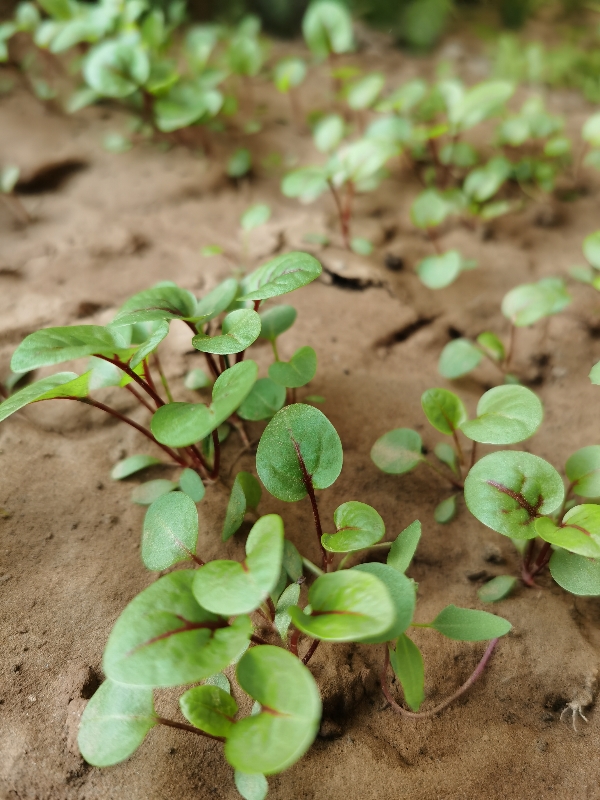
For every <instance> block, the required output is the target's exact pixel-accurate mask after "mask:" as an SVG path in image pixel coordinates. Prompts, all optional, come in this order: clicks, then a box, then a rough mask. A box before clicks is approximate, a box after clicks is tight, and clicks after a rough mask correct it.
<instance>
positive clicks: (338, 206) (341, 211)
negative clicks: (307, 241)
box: [327, 180, 350, 250]
mask: <svg viewBox="0 0 600 800" xmlns="http://www.w3.org/2000/svg"><path fill="white" fill-rule="evenodd" d="M327 183H328V185H329V189H330V191H331V194H332V195H333V200H334V202H335V207H336V209H337V213H338V217H339V220H340V228H341V231H342V239H343V240H344V247H345V248H346V250H349V249H350V232H349V230H348V225H347V220H346V215H345V212H344V208H343V206H342V201H341V200H340V196H339V194H338V191H337V189H336V188H335V186H334V185H333V182H332V181H331V180H327Z"/></svg>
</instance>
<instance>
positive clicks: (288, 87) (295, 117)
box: [273, 56, 307, 129]
mask: <svg viewBox="0 0 600 800" xmlns="http://www.w3.org/2000/svg"><path fill="white" fill-rule="evenodd" d="M306 72H307V70H306V62H305V61H303V60H302V59H301V58H297V57H296V56H290V57H288V58H283V59H281V61H278V62H277V64H276V65H275V69H274V70H273V80H274V83H275V86H276V88H277V91H279V92H281V93H282V94H287V96H288V97H289V98H290V108H291V112H292V121H293V123H294V125H295V126H296V127H297V128H298V129H300V128H301V127H302V108H301V106H300V100H299V98H298V87H299V86H300V85H301V84H302V83H303V82H304V79H305V78H306Z"/></svg>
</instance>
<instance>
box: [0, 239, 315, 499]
mask: <svg viewBox="0 0 600 800" xmlns="http://www.w3.org/2000/svg"><path fill="white" fill-rule="evenodd" d="M320 273H321V265H320V264H319V262H318V261H317V260H316V259H315V258H313V257H312V256H309V255H307V254H305V253H288V254H285V255H283V256H279V257H277V258H275V259H273V260H272V261H269V262H267V263H266V264H263V265H262V266H261V267H259V268H258V269H256V270H254V271H253V272H251V273H250V274H249V275H247V276H246V277H245V278H244V279H243V280H242V281H238V280H236V279H234V278H229V279H227V280H226V281H224V282H223V283H221V284H219V285H218V286H217V287H216V288H215V289H213V290H212V291H211V292H209V294H207V295H206V296H205V297H203V298H201V299H200V300H198V299H196V297H194V295H192V293H191V292H189V291H187V290H186V289H182V288H180V287H178V286H176V285H175V284H174V283H170V282H165V283H162V284H158V285H157V286H155V287H154V288H152V289H148V290H146V291H143V292H140V293H139V294H137V295H134V297H132V298H130V299H129V300H128V301H127V302H126V303H125V304H124V305H123V306H122V307H121V309H120V310H119V312H118V313H117V315H116V317H115V318H114V320H113V321H112V322H111V323H110V324H109V325H107V326H105V327H102V326H99V325H74V326H70V327H62V328H45V329H42V330H39V331H36V332H35V333H32V334H30V335H29V336H27V337H26V338H25V339H24V341H23V342H22V343H21V344H20V345H19V347H18V348H17V350H16V351H15V353H14V355H13V358H12V362H11V365H12V370H13V372H14V373H23V372H25V371H31V370H34V369H38V368H41V367H47V366H53V365H55V364H60V363H64V362H66V361H72V360H74V359H79V358H86V357H90V356H91V357H92V358H91V362H90V364H89V368H88V370H87V371H86V372H85V373H83V374H82V375H77V374H76V373H74V372H60V373H57V374H54V375H49V376H48V377H45V378H42V379H41V380H38V381H36V382H34V383H31V384H29V385H28V386H26V387H25V388H24V389H21V390H20V391H17V392H16V393H14V394H12V395H10V396H9V397H8V399H6V400H5V401H4V402H3V403H1V404H0V421H2V420H4V419H6V418H7V417H8V416H10V415H11V414H13V413H15V412H17V411H20V410H21V409H23V408H24V407H25V406H27V405H29V404H31V403H36V402H40V401H42V400H52V399H67V400H75V401H78V402H81V403H85V404H86V405H89V406H92V407H94V408H97V409H100V410H101V411H104V412H105V413H108V414H110V415H111V416H113V417H115V418H116V419H118V420H120V421H121V422H124V423H126V424H128V425H130V426H131V427H133V428H135V429H136V430H137V431H138V432H139V433H141V434H142V435H143V436H145V437H146V438H147V439H148V440H150V441H151V442H152V443H153V444H154V445H155V446H156V447H158V448H160V449H161V450H162V453H163V455H166V456H167V457H168V463H170V464H173V465H176V466H179V467H181V468H182V469H183V472H182V474H181V476H180V478H179V480H178V481H167V480H164V479H159V480H158V481H150V482H149V483H146V484H143V485H142V487H138V489H137V490H136V491H135V493H134V496H133V499H134V501H135V502H138V503H142V504H150V503H151V502H153V501H154V500H155V499H156V498H157V497H159V496H161V495H162V494H166V493H170V492H171V491H173V490H175V489H177V488H180V489H182V490H183V492H185V493H186V494H188V495H189V496H190V497H192V499H194V501H195V502H198V501H199V500H200V499H202V495H203V493H204V486H203V482H207V481H209V482H210V481H214V480H215V479H216V478H217V477H218V475H219V468H220V451H221V442H222V441H223V440H224V438H226V436H227V434H228V431H229V427H228V426H227V425H226V423H227V421H228V420H229V423H230V424H231V426H233V427H234V428H236V429H237V430H238V432H239V433H240V436H241V437H242V440H243V441H244V443H245V445H246V446H247V445H248V440H247V436H246V433H245V430H244V427H243V423H242V421H241V419H240V417H239V416H238V415H237V414H236V412H237V411H238V410H240V411H241V413H242V414H243V415H244V417H245V418H246V419H264V418H268V416H272V415H273V414H274V413H275V411H277V410H278V408H281V406H282V405H283V403H284V402H285V399H286V388H285V387H287V386H290V387H299V386H303V385H304V384H305V383H307V382H308V381H309V380H310V379H311V378H312V377H313V376H314V372H315V370H316V355H315V354H314V351H313V350H312V349H311V348H301V350H300V351H298V353H297V354H296V355H295V356H294V357H293V358H292V360H291V362H290V363H289V364H287V363H285V362H280V361H277V363H276V364H275V365H273V366H277V368H278V370H276V371H275V373H274V375H273V376H272V380H271V379H262V380H261V381H258V382H257V378H258V367H257V365H256V362H254V361H252V360H250V359H245V358H244V356H245V352H246V350H247V348H248V347H250V346H251V345H252V344H253V343H254V342H255V341H256V340H257V339H258V338H259V336H260V335H261V334H262V335H263V336H265V337H266V338H269V339H270V341H272V343H273V349H274V352H275V353H277V346H276V339H277V337H278V336H279V335H280V334H281V333H282V332H283V331H284V330H287V328H289V327H290V325H291V324H292V323H293V321H294V319H295V311H294V310H293V309H291V307H290V306H277V307H274V308H272V309H270V310H267V311H266V312H265V313H264V316H263V317H261V315H260V314H259V313H258V309H259V307H260V305H261V303H262V302H263V301H264V300H266V299H268V298H272V297H278V296H280V295H283V294H287V293H288V292H290V291H293V290H294V289H297V288H299V287H301V286H305V285H306V284H308V283H310V282H311V281H313V280H314V279H315V278H317V277H318V276H319V275H320ZM249 304H250V305H251V306H252V307H248V305H249ZM278 309H279V310H278ZM281 309H287V310H286V311H284V312H283V316H282V312H281ZM290 309H291V310H290ZM292 312H293V313H292ZM223 314H225V316H224V318H223V316H222V315H223ZM278 315H279V316H278ZM263 319H265V326H264V330H263ZM172 320H181V321H182V322H184V323H185V324H186V325H187V326H188V328H190V329H191V331H192V333H193V339H192V345H193V347H194V348H195V349H196V350H197V351H199V352H201V353H203V354H204V357H205V359H206V363H207V367H208V370H209V373H210V375H211V376H212V379H213V380H214V385H212V398H211V402H210V404H207V403H203V402H192V403H190V402H175V401H174V398H173V394H172V392H171V388H170V386H169V383H168V381H167V378H166V375H165V372H164V370H163V368H162V364H161V361H160V359H159V356H158V352H157V350H158V347H159V345H160V343H161V342H162V341H163V340H164V339H165V338H166V336H167V335H168V333H169V326H170V323H171V322H172ZM306 351H310V354H309V355H308V362H309V367H307V354H306ZM265 381H267V382H268V383H269V386H270V385H271V384H273V387H274V388H275V391H276V394H277V397H276V398H275V399H273V396H272V395H273V392H271V394H270V395H269V396H268V398H267V399H270V401H271V407H270V408H271V410H270V413H268V412H269V408H267V410H266V411H265V409H264V403H265V402H266V399H265V391H264V389H265ZM209 383H210V382H209V380H208V377H207V375H206V373H203V372H201V373H200V374H199V373H198V371H197V370H196V372H195V373H192V374H191V375H188V378H187V379H186V385H187V386H188V388H193V389H197V388H205V387H207V385H209ZM112 386H122V387H124V389H125V390H127V391H128V392H129V393H130V394H132V395H133V396H134V397H135V399H136V401H137V402H138V403H139V404H140V405H141V406H143V407H144V409H145V410H147V411H149V412H150V413H151V415H152V418H151V421H150V426H149V427H146V426H144V425H142V424H140V423H139V422H138V421H137V420H136V419H134V418H132V417H129V416H126V415H125V414H123V413H121V411H119V410H118V409H116V408H113V407H110V406H107V405H106V404H105V403H103V402H101V401H100V400H97V399H96V397H95V394H96V391H97V390H101V389H104V388H106V387H112ZM159 387H161V388H160V389H159ZM279 400H280V401H281V402H279ZM261 403H262V404H263V406H261V412H260V413H259V412H258V411H257V408H258V407H259V406H260V404H261ZM242 407H243V408H242ZM155 461H156V459H154V458H151V459H150V460H149V459H148V457H147V456H134V457H132V458H129V459H126V460H125V461H124V462H121V463H120V464H119V465H117V467H116V468H115V471H114V472H113V477H114V478H116V479H122V478H124V477H128V476H129V475H132V474H134V473H135V472H138V471H140V470H142V469H144V468H146V467H147V466H149V465H151V464H152V463H155Z"/></svg>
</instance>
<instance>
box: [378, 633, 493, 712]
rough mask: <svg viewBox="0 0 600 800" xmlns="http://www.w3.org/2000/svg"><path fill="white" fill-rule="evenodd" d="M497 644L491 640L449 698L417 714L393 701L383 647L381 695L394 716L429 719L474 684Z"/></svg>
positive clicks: (387, 656)
mask: <svg viewBox="0 0 600 800" xmlns="http://www.w3.org/2000/svg"><path fill="white" fill-rule="evenodd" d="M497 644H498V639H492V641H491V642H490V643H489V644H488V646H487V649H486V651H485V653H484V654H483V657H482V659H481V661H480V662H479V664H478V665H477V666H476V667H475V671H474V672H473V673H472V674H471V675H470V676H469V677H468V678H467V680H466V681H465V682H464V683H463V685H462V686H460V687H459V688H458V689H457V690H456V691H455V692H454V693H453V694H451V695H450V697H447V698H446V699H445V700H443V701H442V702H441V703H440V704H439V705H437V706H436V707H435V708H432V709H431V711H421V712H419V713H418V714H417V713H415V712H414V711H407V710H406V709H405V708H402V706H401V705H398V703H397V702H396V701H395V700H394V698H393V697H392V695H391V692H390V690H389V688H388V685H387V671H388V666H389V663H390V652H389V650H388V646H387V645H386V646H385V661H384V664H383V670H382V671H381V689H382V691H383V694H384V695H385V698H386V700H387V701H388V703H389V704H390V705H391V707H392V710H393V711H395V712H396V714H400V716H402V717H408V718H409V719H429V718H430V717H433V716H435V715H436V714H439V712H440V711H443V710H444V709H445V708H446V707H447V706H449V705H450V703H453V702H454V701H455V700H457V699H458V698H459V697H460V696H461V695H462V694H464V693H465V692H466V691H467V689H470V687H471V686H472V685H473V684H474V683H475V681H476V680H477V679H478V678H479V676H480V675H481V674H482V672H483V670H484V669H485V667H486V664H487V663H488V661H489V660H490V657H491V655H492V653H493V652H494V648H495V647H496V645H497Z"/></svg>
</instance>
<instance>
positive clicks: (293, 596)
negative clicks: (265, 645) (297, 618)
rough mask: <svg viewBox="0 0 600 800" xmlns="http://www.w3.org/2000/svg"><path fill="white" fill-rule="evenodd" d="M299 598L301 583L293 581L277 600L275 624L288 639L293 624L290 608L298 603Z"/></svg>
mask: <svg viewBox="0 0 600 800" xmlns="http://www.w3.org/2000/svg"><path fill="white" fill-rule="evenodd" d="M299 599H300V584H298V583H291V584H290V585H289V586H288V587H287V588H286V589H284V591H283V592H282V593H281V596H280V598H279V600H278V601H277V606H276V608H275V619H274V624H275V627H276V628H277V630H278V631H279V635H280V636H281V638H282V639H286V637H287V633H288V629H289V627H290V625H291V624H292V618H291V617H290V614H289V610H290V608H291V607H292V606H295V605H297V603H298V600H299Z"/></svg>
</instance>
